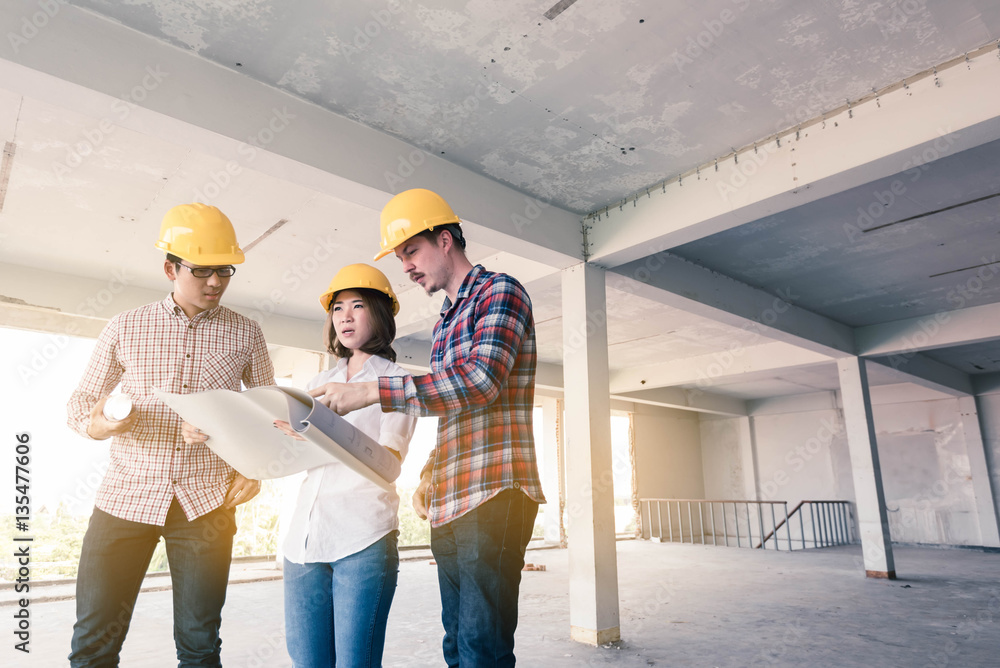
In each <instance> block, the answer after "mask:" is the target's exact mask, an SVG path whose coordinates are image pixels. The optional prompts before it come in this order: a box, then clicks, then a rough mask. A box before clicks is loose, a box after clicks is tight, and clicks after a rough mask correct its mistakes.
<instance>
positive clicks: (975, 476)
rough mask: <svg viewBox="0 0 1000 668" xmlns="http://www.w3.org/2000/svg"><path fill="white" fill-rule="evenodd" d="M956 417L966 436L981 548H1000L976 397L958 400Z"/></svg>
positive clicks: (998, 530)
mask: <svg viewBox="0 0 1000 668" xmlns="http://www.w3.org/2000/svg"><path fill="white" fill-rule="evenodd" d="M958 415H959V418H960V419H961V420H962V430H963V431H964V432H965V447H966V449H967V450H968V452H969V472H970V473H971V474H972V489H973V492H974V493H975V495H976V510H977V511H978V512H979V530H980V532H981V533H982V540H983V545H984V546H986V547H1000V528H998V526H997V510H996V504H995V503H994V500H993V484H992V482H991V481H990V470H989V466H987V464H986V448H985V446H984V445H983V432H982V429H981V428H980V424H979V411H978V410H977V409H976V398H975V397H959V398H958Z"/></svg>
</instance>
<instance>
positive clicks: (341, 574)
mask: <svg viewBox="0 0 1000 668" xmlns="http://www.w3.org/2000/svg"><path fill="white" fill-rule="evenodd" d="M398 535H399V532H398V531H390V532H389V533H388V534H386V535H385V536H383V537H382V538H381V539H379V540H377V541H375V542H374V543H373V544H371V545H369V546H368V547H366V548H365V549H363V550H361V551H359V552H355V553H354V554H351V555H348V556H346V557H344V558H343V559H340V560H338V561H334V562H330V563H326V562H317V563H308V564H296V563H292V562H291V561H288V560H287V559H285V570H284V581H285V643H286V644H287V645H288V654H289V655H290V656H291V657H292V661H293V662H294V663H295V665H296V666H297V667H301V668H324V667H328V668H333V666H348V667H349V668H371V667H375V668H377V667H378V666H381V665H382V650H383V649H384V648H385V627H386V622H387V621H388V619H389V606H391V605H392V597H393V594H395V593H396V580H397V578H398V576H399V552H398V550H397V547H396V537H397V536H398Z"/></svg>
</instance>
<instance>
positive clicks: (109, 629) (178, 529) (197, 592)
mask: <svg viewBox="0 0 1000 668" xmlns="http://www.w3.org/2000/svg"><path fill="white" fill-rule="evenodd" d="M235 533H236V522H235V513H234V511H233V510H223V509H221V508H219V509H216V510H213V511H212V512H210V513H208V514H207V515H203V516H201V517H199V518H197V519H195V520H194V521H193V522H188V521H187V518H186V517H185V516H184V511H183V510H181V507H180V505H179V504H178V503H177V500H176V499H174V501H173V503H171V504H170V510H169V511H168V513H167V521H166V524H165V525H164V526H162V527H160V526H156V525H152V524H140V523H138V522H129V521H128V520H123V519H119V518H117V517H114V516H112V515H109V514H108V513H106V512H104V511H103V510H100V509H98V508H94V514H93V515H91V517H90V525H89V526H88V527H87V534H86V535H85V536H84V538H83V548H82V551H81V554H80V569H79V573H78V575H77V580H76V624H75V625H74V626H73V641H72V652H71V653H70V655H69V660H70V665H71V666H73V668H80V667H83V666H86V667H88V668H105V667H113V666H117V665H118V654H119V653H120V652H121V648H122V643H123V642H124V641H125V634H126V633H128V627H129V622H130V621H131V619H132V610H133V609H134V607H135V600H136V597H137V596H138V595H139V587H140V585H141V584H142V579H143V576H144V575H145V574H146V568H148V567H149V560H150V558H151V557H152V556H153V550H154V548H155V547H156V543H157V542H158V541H159V539H160V537H161V536H162V537H163V540H164V542H165V543H166V547H167V560H168V561H169V563H170V580H171V583H172V585H173V594H174V643H175V644H176V646H177V660H178V666H221V665H222V663H221V661H220V658H219V654H220V651H221V649H222V641H221V640H220V639H219V626H220V624H221V623H222V605H223V603H225V601H226V585H227V583H228V580H229V563H230V561H231V560H232V554H233V535H234V534H235Z"/></svg>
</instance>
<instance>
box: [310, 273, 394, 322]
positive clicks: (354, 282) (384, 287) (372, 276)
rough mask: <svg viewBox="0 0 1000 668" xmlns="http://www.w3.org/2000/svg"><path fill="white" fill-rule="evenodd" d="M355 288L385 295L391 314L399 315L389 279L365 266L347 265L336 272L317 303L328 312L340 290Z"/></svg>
mask: <svg viewBox="0 0 1000 668" xmlns="http://www.w3.org/2000/svg"><path fill="white" fill-rule="evenodd" d="M357 288H368V289H369V290H378V291H379V292H382V293H385V295H386V296H387V297H388V298H389V299H391V300H392V314H393V315H396V314H397V313H399V300H398V299H396V293H395V292H393V291H392V285H390V284H389V279H388V278H386V277H385V274H383V273H382V272H381V271H379V270H378V269H376V268H375V267H371V266H369V265H367V264H349V265H347V266H346V267H344V268H343V269H341V270H340V271H338V272H337V275H336V276H334V277H333V280H332V281H330V287H328V288H327V289H326V292H324V293H323V294H321V295H320V296H319V303H320V304H322V306H323V310H324V311H329V310H330V302H332V301H333V296H334V295H335V294H337V293H338V292H340V291H341V290H354V289H357Z"/></svg>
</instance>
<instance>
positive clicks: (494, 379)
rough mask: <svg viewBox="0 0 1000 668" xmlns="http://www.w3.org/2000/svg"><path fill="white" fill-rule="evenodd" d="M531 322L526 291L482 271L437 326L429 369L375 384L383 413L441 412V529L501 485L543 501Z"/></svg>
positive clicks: (437, 502)
mask: <svg viewBox="0 0 1000 668" xmlns="http://www.w3.org/2000/svg"><path fill="white" fill-rule="evenodd" d="M535 363H536V353H535V323H534V319H533V318H532V315H531V300H530V299H529V298H528V294H527V293H526V292H525V291H524V288H523V287H522V286H521V284H520V283H518V282H517V281H516V280H515V279H513V278H511V277H510V276H507V275H506V274H498V273H494V272H489V271H486V270H485V269H483V267H482V266H480V265H476V266H475V267H474V268H473V269H472V271H470V272H469V274H468V276H466V277H465V280H464V281H463V282H462V286H461V288H459V291H458V299H457V300H456V301H455V303H454V304H452V303H451V300H450V299H448V298H446V299H445V300H444V305H443V306H442V309H441V319H440V320H439V321H438V322H437V324H436V325H435V326H434V345H433V348H432V349H431V373H429V374H427V375H424V376H397V377H383V378H379V398H380V403H381V404H382V410H384V411H392V410H396V411H402V412H405V413H407V414H409V415H416V416H424V415H437V416H440V420H439V421H438V436H437V447H436V448H435V449H434V450H433V451H432V452H431V456H430V459H429V460H428V461H427V464H426V466H425V467H424V471H427V470H428V469H429V470H430V471H431V493H430V504H429V506H428V519H430V521H431V526H435V527H437V526H441V525H442V524H446V523H447V522H451V521H452V520H454V519H456V518H458V517H460V516H462V515H464V514H465V513H467V512H469V511H470V510H472V509H474V508H476V507H477V506H479V505H480V504H482V503H484V502H485V501H488V500H489V499H491V498H493V497H494V496H495V495H496V494H498V493H499V492H501V491H502V490H505V489H510V488H514V489H520V490H522V491H523V492H524V493H525V494H527V495H528V496H529V497H531V498H532V499H534V500H535V501H537V502H539V503H545V497H544V496H543V495H542V485H541V483H540V482H539V479H538V466H537V464H536V462H535V443H534V434H533V432H532V426H531V414H532V410H533V408H534V399H535Z"/></svg>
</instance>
